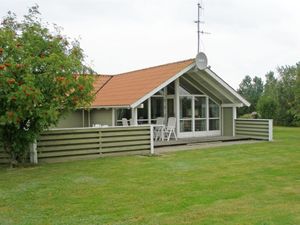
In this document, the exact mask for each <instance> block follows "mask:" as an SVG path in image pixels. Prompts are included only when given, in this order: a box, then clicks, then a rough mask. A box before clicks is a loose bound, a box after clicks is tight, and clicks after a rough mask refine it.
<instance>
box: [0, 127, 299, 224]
mask: <svg viewBox="0 0 300 225" xmlns="http://www.w3.org/2000/svg"><path fill="white" fill-rule="evenodd" d="M274 134H275V141H274V142H271V143H268V142H262V143H257V144H244V145H233V146H226V147H217V148H210V149H202V150H198V151H197V150H193V151H182V152H176V153H170V154H166V155H162V156H155V157H148V156H129V157H113V158H102V159H97V160H86V161H77V162H69V163H57V164H48V165H46V164H45V165H40V166H37V167H32V168H23V169H7V168H0V224H1V225H6V224H28V225H29V224H30V225H34V224H42V225H47V224H81V225H82V224H88V225H93V224H122V225H123V224H172V225H173V224H208V225H212V224H222V225H223V224H239V225H241V224H245V225H246V224H249V225H250V224H251V225H252V224H255V225H271V224H280V225H288V224H292V225H296V224H300V128H283V127H277V128H275V132H274Z"/></svg>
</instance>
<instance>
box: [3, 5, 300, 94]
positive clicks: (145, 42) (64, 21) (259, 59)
mask: <svg viewBox="0 0 300 225" xmlns="http://www.w3.org/2000/svg"><path fill="white" fill-rule="evenodd" d="M201 2H202V6H203V8H204V11H203V12H202V15H201V17H202V20H203V21H204V23H203V24H201V28H202V30H204V31H206V32H209V33H210V34H207V35H202V37H201V51H203V52H205V54H206V55H207V57H208V64H209V65H210V66H211V69H212V70H213V71H214V72H216V73H217V74H218V75H219V76H220V77H221V78H223V79H224V80H225V81H226V82H228V83H229V84H230V85H231V86H233V87H234V88H235V89H236V88H238V85H239V83H240V82H241V81H242V79H243V78H244V77H245V75H250V76H260V77H264V75H265V74H266V73H267V72H268V71H270V70H276V68H277V67H278V66H283V65H293V64H295V63H296V62H299V61H300V29H299V27H300V13H299V9H300V1H297V0H285V1H282V0H281V1H280V0H251V1H250V0H246V1H241V0H202V1H201ZM0 3H1V4H0V5H1V8H0V16H1V18H2V17H4V16H5V15H6V13H7V11H9V10H10V11H13V12H15V13H16V14H17V16H18V17H19V18H21V17H22V16H23V15H24V14H26V13H27V11H28V8H29V7H30V6H32V5H34V4H35V3H36V4H38V5H39V6H40V12H41V17H42V19H43V20H44V21H45V22H49V23H51V24H52V23H55V24H57V25H59V26H61V27H62V28H63V31H62V33H63V34H65V35H67V36H68V37H70V38H72V39H79V41H80V43H81V47H82V49H83V50H84V52H85V54H86V56H87V58H86V62H87V64H89V65H91V66H92V68H94V70H95V71H96V72H98V73H100V74H118V73H122V72H128V71H131V70H136V69H142V68H146V67H150V66H156V65H160V64H165V63H170V62H175V61H180V60H184V59H189V58H194V57H195V56H196V54H197V32H196V31H197V27H196V24H195V23H194V21H195V20H196V19H197V3H198V1H197V0H147V1H146V0H82V1H79V0H0Z"/></svg>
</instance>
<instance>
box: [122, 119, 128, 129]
mask: <svg viewBox="0 0 300 225" xmlns="http://www.w3.org/2000/svg"><path fill="white" fill-rule="evenodd" d="M122 126H123V127H128V120H127V118H122Z"/></svg>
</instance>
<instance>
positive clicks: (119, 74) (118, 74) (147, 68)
mask: <svg viewBox="0 0 300 225" xmlns="http://www.w3.org/2000/svg"><path fill="white" fill-rule="evenodd" d="M194 59H195V58H190V59H185V60H180V61H176V62H171V63H165V64H161V65H157V66H150V67H146V68H143V69H137V70H132V71H129V72H125V73H117V74H114V75H111V76H121V75H126V74H128V73H133V72H138V71H143V70H149V69H153V68H157V67H161V66H168V65H172V64H176V63H183V62H187V61H190V60H194Z"/></svg>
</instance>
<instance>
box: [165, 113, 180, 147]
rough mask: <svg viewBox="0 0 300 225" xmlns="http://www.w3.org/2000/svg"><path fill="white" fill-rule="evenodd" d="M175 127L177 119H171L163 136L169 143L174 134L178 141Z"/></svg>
mask: <svg viewBox="0 0 300 225" xmlns="http://www.w3.org/2000/svg"><path fill="white" fill-rule="evenodd" d="M175 127H176V118H175V117H169V118H168V123H167V127H166V128H164V131H163V135H164V137H166V139H167V141H170V138H171V135H172V133H173V135H174V138H175V140H176V141H177V136H176V133H175Z"/></svg>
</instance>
